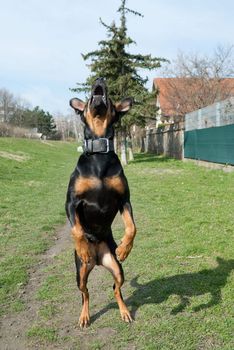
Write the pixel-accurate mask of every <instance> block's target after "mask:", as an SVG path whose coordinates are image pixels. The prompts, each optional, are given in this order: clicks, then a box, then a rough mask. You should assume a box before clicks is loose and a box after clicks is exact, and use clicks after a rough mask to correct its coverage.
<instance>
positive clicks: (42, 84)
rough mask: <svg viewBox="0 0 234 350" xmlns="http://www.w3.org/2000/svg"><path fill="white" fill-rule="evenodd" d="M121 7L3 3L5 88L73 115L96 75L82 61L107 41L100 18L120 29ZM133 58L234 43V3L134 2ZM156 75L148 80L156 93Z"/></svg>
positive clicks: (112, 1) (0, 28)
mask: <svg viewBox="0 0 234 350" xmlns="http://www.w3.org/2000/svg"><path fill="white" fill-rule="evenodd" d="M119 5H120V0H98V1H97V0H86V1H81V0H49V1H48V0H23V1H18V0H5V1H4V0H1V11H0V88H1V87H5V88H6V89H8V90H10V91H11V92H13V93H14V94H15V95H16V96H20V97H22V98H25V99H26V100H28V101H29V102H30V103H31V105H32V106H36V105H39V106H40V107H41V108H43V109H45V110H48V111H50V112H51V113H53V112H59V111H60V112H62V113H67V112H68V111H69V104H68V103H69V99H70V98H71V97H73V96H74V93H72V92H70V91H69V88H71V87H74V86H75V85H76V82H83V81H84V80H85V79H86V77H87V75H88V74H89V70H88V68H87V67H86V66H85V62H84V61H83V59H82V57H81V53H87V52H89V51H92V50H95V49H97V43H98V41H99V40H102V39H104V38H105V37H106V32H105V28H104V27H102V26H101V25H100V23H99V18H100V17H101V18H102V20H103V21H104V22H105V23H107V24H110V23H111V22H112V21H113V20H116V21H117V22H118V15H117V13H116V10H117V9H118V7H119ZM127 6H128V7H129V8H132V9H134V10H137V11H139V12H141V13H142V14H144V18H139V17H135V16H132V15H129V17H128V28H129V34H130V36H131V37H132V38H133V39H134V40H135V41H136V42H137V46H135V47H134V46H132V48H131V51H132V52H140V53H142V54H148V53H151V54H152V55H153V56H157V57H165V58H168V59H173V58H174V57H175V56H176V55H177V52H178V50H182V51H184V52H187V53H188V52H200V53H202V54H210V53H212V51H213V50H214V48H215V47H216V46H217V45H219V44H223V45H226V44H233V43H234V39H233V38H234V20H233V14H234V1H233V0H222V1H220V0H186V1H185V0H143V1H142V0H128V1H127ZM158 74H159V73H158V72H157V71H154V72H151V73H150V74H148V76H149V78H150V83H149V86H151V84H152V79H153V77H156V76H158Z"/></svg>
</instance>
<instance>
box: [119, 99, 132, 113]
mask: <svg viewBox="0 0 234 350" xmlns="http://www.w3.org/2000/svg"><path fill="white" fill-rule="evenodd" d="M132 104H133V98H131V97H127V98H124V99H123V100H122V101H121V102H117V103H116V104H115V110H116V112H117V113H121V114H122V115H124V114H125V113H127V112H128V111H129V110H130V109H131V107H132Z"/></svg>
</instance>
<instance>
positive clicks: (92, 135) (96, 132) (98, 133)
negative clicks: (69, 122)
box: [84, 122, 115, 140]
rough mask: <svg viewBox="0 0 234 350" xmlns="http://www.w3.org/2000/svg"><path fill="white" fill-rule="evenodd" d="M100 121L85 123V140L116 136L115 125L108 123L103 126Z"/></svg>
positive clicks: (111, 138) (110, 138)
mask: <svg viewBox="0 0 234 350" xmlns="http://www.w3.org/2000/svg"><path fill="white" fill-rule="evenodd" d="M101 127H102V126H101V125H100V124H99V122H94V123H93V124H92V125H91V126H90V125H87V124H85V126H84V139H85V140H89V139H91V140H94V139H98V138H107V139H109V140H113V138H114V134H115V132H114V128H113V125H108V126H107V127H105V128H104V127H102V129H101Z"/></svg>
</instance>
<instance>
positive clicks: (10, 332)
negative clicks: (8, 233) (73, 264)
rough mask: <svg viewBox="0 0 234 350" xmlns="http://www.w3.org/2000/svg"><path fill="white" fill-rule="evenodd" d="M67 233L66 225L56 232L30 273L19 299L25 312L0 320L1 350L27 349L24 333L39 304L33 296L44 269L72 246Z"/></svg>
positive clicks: (68, 229) (38, 286)
mask: <svg viewBox="0 0 234 350" xmlns="http://www.w3.org/2000/svg"><path fill="white" fill-rule="evenodd" d="M69 231H70V226H69V224H68V223H67V224H66V225H65V226H63V227H61V228H60V229H59V230H58V231H57V232H56V236H55V237H56V238H55V244H54V245H53V246H52V247H51V248H50V249H49V250H47V251H46V253H45V254H43V255H42V256H41V258H40V262H39V264H38V265H37V266H35V267H34V269H33V270H32V271H31V272H30V278H29V282H28V284H27V285H26V286H25V288H24V289H23V290H22V291H21V299H22V301H23V302H24V303H25V306H26V308H25V310H24V311H21V312H19V313H14V314H13V315H6V316H5V317H3V319H2V320H1V324H0V326H1V333H0V334H1V338H0V343H1V346H0V349H1V350H26V349H28V345H27V337H26V335H25V332H26V331H27V329H28V328H29V327H30V325H31V324H32V322H33V321H34V319H35V318H36V314H37V311H38V308H39V304H40V302H39V301H36V299H35V298H34V295H35V293H36V291H37V290H38V289H39V288H40V285H41V283H42V280H43V277H44V273H43V270H44V269H45V267H46V266H48V265H49V264H51V262H52V261H53V259H54V257H55V256H56V255H58V254H60V253H61V252H62V251H64V250H66V249H68V248H69V247H71V246H72V243H71V238H70V234H69Z"/></svg>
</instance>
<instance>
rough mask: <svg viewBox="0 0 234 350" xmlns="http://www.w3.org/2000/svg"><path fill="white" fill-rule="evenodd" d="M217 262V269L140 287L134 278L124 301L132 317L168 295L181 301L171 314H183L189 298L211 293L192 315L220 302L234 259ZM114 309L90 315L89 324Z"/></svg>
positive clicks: (182, 275)
mask: <svg viewBox="0 0 234 350" xmlns="http://www.w3.org/2000/svg"><path fill="white" fill-rule="evenodd" d="M217 263H218V266H217V267H216V268H214V269H209V270H208V269H207V270H202V271H199V272H196V273H186V274H181V275H175V276H171V277H165V278H160V279H156V280H152V281H149V282H147V283H145V284H139V283H138V282H137V279H138V276H137V277H135V278H134V279H133V280H132V281H131V286H133V287H134V288H136V289H135V291H134V292H133V294H132V295H131V296H130V297H129V298H128V299H127V300H126V304H127V305H128V306H129V307H130V308H131V314H132V316H133V318H135V315H136V312H137V310H138V308H139V307H140V306H142V305H144V304H160V303H162V302H164V301H166V300H167V299H168V298H169V297H170V296H171V295H177V296H178V297H179V298H180V303H179V304H178V305H177V306H176V307H175V308H173V309H172V310H171V314H172V315H176V314H177V313H179V312H182V311H183V310H184V309H185V308H186V307H187V306H188V305H189V304H190V300H189V298H190V297H194V296H200V295H204V294H207V293H209V294H210V300H209V301H208V302H207V303H206V304H200V305H198V306H196V307H194V308H193V311H194V312H197V311H200V310H202V309H206V308H209V307H212V306H214V305H217V304H219V303H221V301H222V297H221V289H222V288H223V287H224V286H225V285H226V283H227V278H228V276H229V274H230V273H231V271H232V270H233V269H234V260H224V259H221V258H219V257H217ZM113 308H117V304H116V303H114V302H113V303H110V304H109V305H107V306H106V307H105V308H103V309H102V310H100V311H99V312H98V313H96V314H95V315H93V316H92V318H91V321H92V322H94V321H95V320H97V319H98V318H99V317H100V316H101V315H103V314H104V313H106V312H107V311H108V310H110V309H113Z"/></svg>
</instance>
